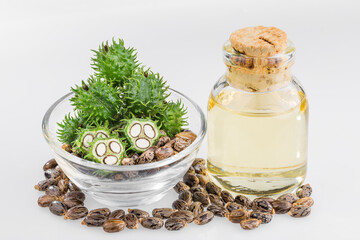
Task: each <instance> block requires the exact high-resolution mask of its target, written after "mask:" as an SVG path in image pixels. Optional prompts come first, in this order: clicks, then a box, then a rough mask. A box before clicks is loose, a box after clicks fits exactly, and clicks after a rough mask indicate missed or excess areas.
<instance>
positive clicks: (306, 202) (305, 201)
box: [293, 197, 314, 207]
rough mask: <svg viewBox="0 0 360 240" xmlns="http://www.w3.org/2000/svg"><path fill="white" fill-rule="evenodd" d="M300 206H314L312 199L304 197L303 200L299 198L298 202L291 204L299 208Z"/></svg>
mask: <svg viewBox="0 0 360 240" xmlns="http://www.w3.org/2000/svg"><path fill="white" fill-rule="evenodd" d="M300 205H302V206H307V207H312V206H313V205H314V199H312V198H311V197H304V198H300V199H299V200H297V201H296V202H294V203H293V206H300Z"/></svg>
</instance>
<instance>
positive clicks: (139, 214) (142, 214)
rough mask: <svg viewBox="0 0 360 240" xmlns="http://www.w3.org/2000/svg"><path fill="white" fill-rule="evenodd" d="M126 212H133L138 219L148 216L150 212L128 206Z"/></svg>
mask: <svg viewBox="0 0 360 240" xmlns="http://www.w3.org/2000/svg"><path fill="white" fill-rule="evenodd" d="M128 213H132V214H135V216H136V217H137V218H138V219H140V218H147V217H150V214H149V213H148V212H146V211H144V210H141V209H136V208H134V209H131V208H129V209H128Z"/></svg>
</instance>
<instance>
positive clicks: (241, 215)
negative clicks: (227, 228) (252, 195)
mask: <svg viewBox="0 0 360 240" xmlns="http://www.w3.org/2000/svg"><path fill="white" fill-rule="evenodd" d="M249 216H250V213H249V212H248V211H246V210H245V209H236V210H234V211H231V212H230V213H226V214H225V217H226V218H227V219H228V220H229V221H230V222H232V223H240V222H241V221H242V220H244V219H247V218H249Z"/></svg>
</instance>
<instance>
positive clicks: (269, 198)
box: [257, 197, 275, 204]
mask: <svg viewBox="0 0 360 240" xmlns="http://www.w3.org/2000/svg"><path fill="white" fill-rule="evenodd" d="M257 199H258V200H260V199H261V200H265V201H267V202H268V203H270V204H272V203H273V202H274V201H275V199H273V198H271V197H259V198H257Z"/></svg>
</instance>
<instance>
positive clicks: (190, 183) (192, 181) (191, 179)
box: [183, 173, 199, 187]
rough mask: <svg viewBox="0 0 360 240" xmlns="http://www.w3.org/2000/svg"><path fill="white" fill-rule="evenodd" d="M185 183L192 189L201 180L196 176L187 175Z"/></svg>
mask: <svg viewBox="0 0 360 240" xmlns="http://www.w3.org/2000/svg"><path fill="white" fill-rule="evenodd" d="M183 181H184V183H185V184H186V185H188V186H190V187H194V186H196V185H198V184H199V179H198V178H197V177H196V176H195V174H191V173H187V174H185V175H184V177H183Z"/></svg>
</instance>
